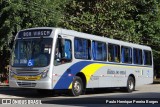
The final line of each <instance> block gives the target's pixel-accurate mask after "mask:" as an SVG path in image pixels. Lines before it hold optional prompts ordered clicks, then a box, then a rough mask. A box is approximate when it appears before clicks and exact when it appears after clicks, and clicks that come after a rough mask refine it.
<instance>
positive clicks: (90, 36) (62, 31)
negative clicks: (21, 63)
mask: <svg viewBox="0 0 160 107" xmlns="http://www.w3.org/2000/svg"><path fill="white" fill-rule="evenodd" d="M32 29H33V30H34V29H52V30H53V31H54V32H57V33H60V34H64V35H69V36H74V37H79V38H85V39H91V40H95V41H102V42H107V43H112V44H118V45H123V46H128V47H133V48H141V49H146V50H151V48H150V47H149V46H144V45H139V44H135V43H130V42H124V41H121V40H116V39H110V38H108V37H102V36H97V35H93V34H87V33H82V32H78V31H74V30H68V29H63V28H54V27H36V28H29V29H24V30H21V31H25V30H32Z"/></svg>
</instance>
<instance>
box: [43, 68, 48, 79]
mask: <svg viewBox="0 0 160 107" xmlns="http://www.w3.org/2000/svg"><path fill="white" fill-rule="evenodd" d="M47 73H48V69H47V70H44V71H43V72H42V74H41V78H46V77H47Z"/></svg>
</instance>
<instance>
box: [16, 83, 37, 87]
mask: <svg viewBox="0 0 160 107" xmlns="http://www.w3.org/2000/svg"><path fill="white" fill-rule="evenodd" d="M17 84H18V85H19V86H20V87H35V86H36V83H31V82H17Z"/></svg>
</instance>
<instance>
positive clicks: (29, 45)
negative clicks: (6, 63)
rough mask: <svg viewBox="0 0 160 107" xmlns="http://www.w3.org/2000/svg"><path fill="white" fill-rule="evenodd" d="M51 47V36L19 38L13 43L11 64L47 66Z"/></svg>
mask: <svg viewBox="0 0 160 107" xmlns="http://www.w3.org/2000/svg"><path fill="white" fill-rule="evenodd" d="M51 49H52V39H51V38H39V39H19V40H17V41H16V44H15V48H14V52H13V56H12V66H17V67H19V66H20V67H26V66H32V67H44V66H48V65H49V62H50V56H51Z"/></svg>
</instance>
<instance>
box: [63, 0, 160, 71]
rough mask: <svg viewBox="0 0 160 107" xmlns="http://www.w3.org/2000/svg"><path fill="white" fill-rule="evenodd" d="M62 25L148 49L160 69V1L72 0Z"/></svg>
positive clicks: (156, 67)
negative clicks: (149, 47) (150, 49)
mask: <svg viewBox="0 0 160 107" xmlns="http://www.w3.org/2000/svg"><path fill="white" fill-rule="evenodd" d="M64 14H65V15H64V17H63V19H62V23H61V25H62V26H63V27H65V28H67V29H73V30H77V31H81V32H86V33H90V34H95V35H101V36H106V37H109V38H114V39H119V40H124V41H132V42H133V43H138V44H144V45H148V46H151V47H152V49H153V54H154V65H155V69H156V70H158V69H159V66H160V60H159V59H160V45H159V44H160V0H72V1H70V2H69V3H68V5H66V9H65V11H64Z"/></svg>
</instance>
